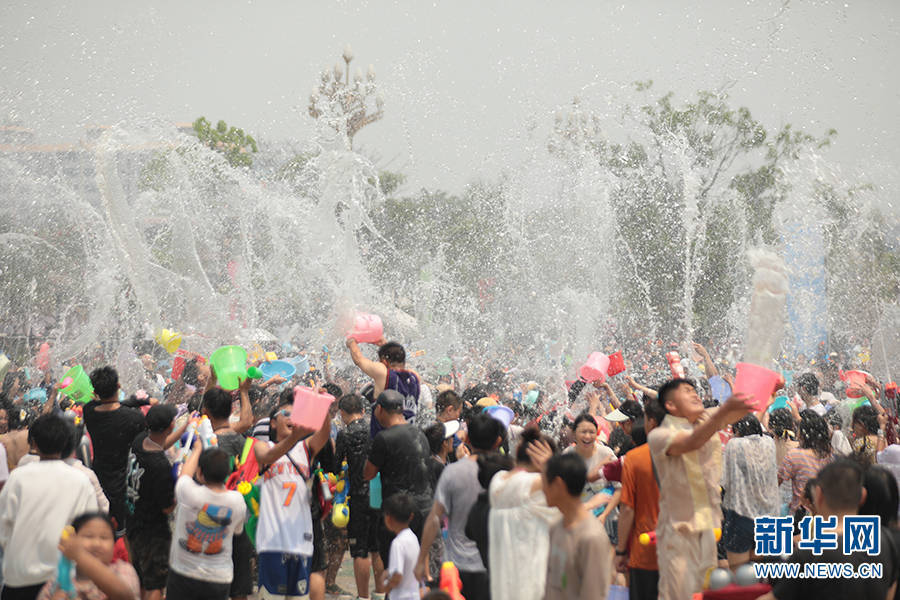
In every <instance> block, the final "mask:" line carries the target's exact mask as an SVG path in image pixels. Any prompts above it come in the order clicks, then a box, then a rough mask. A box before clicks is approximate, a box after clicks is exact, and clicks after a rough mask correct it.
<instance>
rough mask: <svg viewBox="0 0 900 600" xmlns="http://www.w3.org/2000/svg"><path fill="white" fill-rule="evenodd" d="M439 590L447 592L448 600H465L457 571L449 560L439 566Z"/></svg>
mask: <svg viewBox="0 0 900 600" xmlns="http://www.w3.org/2000/svg"><path fill="white" fill-rule="evenodd" d="M440 588H441V590H443V591H445V592H447V595H448V596H450V600H466V597H465V596H463V595H462V592H461V591H460V590H462V581H460V579H459V570H458V569H457V568H456V565H454V564H453V563H452V562H450V561H449V560H448V561H447V562H445V563H444V564H442V565H441V583H440Z"/></svg>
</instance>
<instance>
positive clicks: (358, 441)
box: [334, 419, 375, 519]
mask: <svg viewBox="0 0 900 600" xmlns="http://www.w3.org/2000/svg"><path fill="white" fill-rule="evenodd" d="M374 420H375V419H373V421H374ZM370 443H371V440H370V439H369V426H368V424H367V423H366V420H365V419H357V420H356V421H353V422H352V423H350V424H349V425H347V426H346V427H345V428H344V429H343V430H342V431H340V432H338V434H337V440H336V442H335V452H334V453H335V461H334V463H335V464H334V468H335V469H336V470H337V471H338V473H339V472H340V469H341V464H342V463H343V461H345V460H346V461H347V467H348V471H349V480H350V497H351V498H354V499H356V500H362V499H365V500H366V503H368V498H369V482H368V481H366V480H365V478H364V477H363V470H364V469H365V467H366V459H367V458H368V456H369V445H370ZM350 518H351V519H352V518H353V517H352V513H351V517H350Z"/></svg>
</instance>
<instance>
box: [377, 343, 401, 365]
mask: <svg viewBox="0 0 900 600" xmlns="http://www.w3.org/2000/svg"><path fill="white" fill-rule="evenodd" d="M378 359H379V360H386V361H388V364H390V365H402V364H404V363H405V362H406V350H405V349H404V348H403V346H401V345H400V344H399V343H398V342H387V343H386V344H383V345H382V346H380V347H379V348H378Z"/></svg>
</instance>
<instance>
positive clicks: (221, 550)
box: [166, 440, 247, 600]
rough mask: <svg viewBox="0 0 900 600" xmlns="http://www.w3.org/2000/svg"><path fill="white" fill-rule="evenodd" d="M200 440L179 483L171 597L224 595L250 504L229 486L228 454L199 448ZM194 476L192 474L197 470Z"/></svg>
mask: <svg viewBox="0 0 900 600" xmlns="http://www.w3.org/2000/svg"><path fill="white" fill-rule="evenodd" d="M201 448H202V446H201V443H200V440H195V441H194V451H193V452H192V453H191V456H190V457H189V458H188V460H187V462H185V464H184V467H183V468H182V470H181V476H180V477H179V478H178V481H177V482H176V483H175V500H176V502H177V508H176V509H175V529H174V532H173V536H172V547H171V551H170V552H169V578H168V581H167V584H166V598H167V599H168V600H181V599H186V600H195V599H196V600H199V599H207V598H208V599H210V600H226V598H228V592H229V589H230V587H231V580H232V577H233V565H232V562H231V545H232V537H233V536H234V532H235V531H239V530H240V529H241V528H243V527H244V520H245V517H246V514H247V506H246V504H245V503H244V497H243V496H241V494H240V493H239V492H236V491H233V490H232V491H229V490H227V489H225V480H226V479H227V478H228V475H229V474H230V473H231V465H230V463H229V460H228V454H226V453H225V452H224V451H223V450H219V449H218V448H207V449H206V450H203V451H202V452H201ZM198 467H199V472H198V473H197V479H198V481H200V483H196V482H195V481H194V473H195V472H197V471H198Z"/></svg>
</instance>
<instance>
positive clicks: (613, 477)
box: [603, 458, 622, 481]
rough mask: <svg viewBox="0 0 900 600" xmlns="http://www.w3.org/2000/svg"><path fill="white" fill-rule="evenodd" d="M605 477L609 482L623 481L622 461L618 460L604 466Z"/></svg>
mask: <svg viewBox="0 0 900 600" xmlns="http://www.w3.org/2000/svg"><path fill="white" fill-rule="evenodd" d="M603 477H604V478H606V480H607V481H622V459H621V458H618V459H616V460H612V461H610V462H608V463H606V464H605V465H603Z"/></svg>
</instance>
